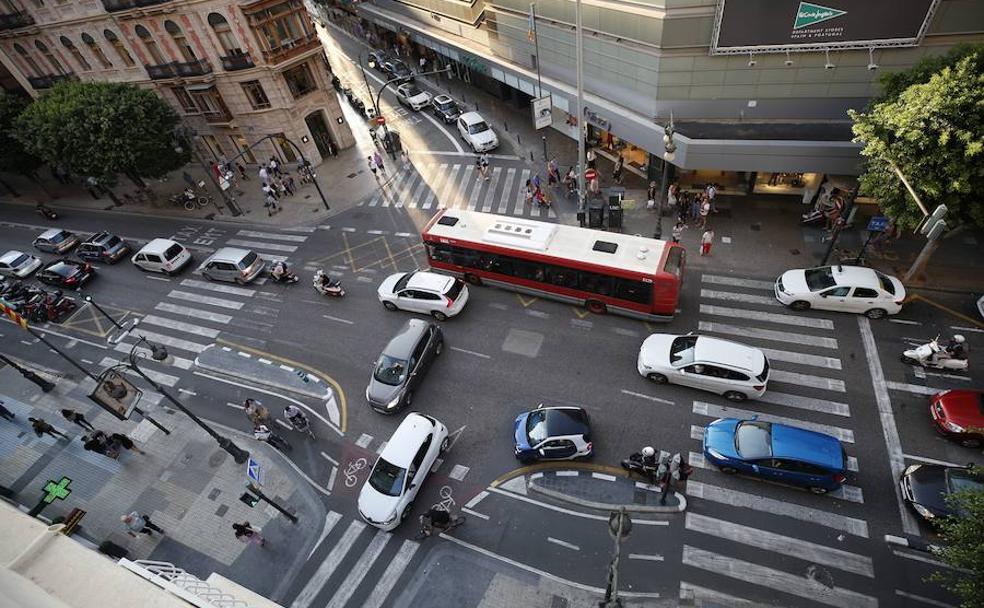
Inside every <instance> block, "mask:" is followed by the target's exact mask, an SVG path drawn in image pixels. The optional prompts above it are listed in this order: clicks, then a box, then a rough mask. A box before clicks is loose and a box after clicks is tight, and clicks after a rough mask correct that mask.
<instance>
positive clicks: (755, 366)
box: [694, 336, 765, 374]
mask: <svg viewBox="0 0 984 608" xmlns="http://www.w3.org/2000/svg"><path fill="white" fill-rule="evenodd" d="M694 361H696V362H698V363H711V364H717V365H726V366H731V367H738V368H741V369H745V370H748V371H749V372H753V373H756V374H757V373H759V372H761V371H762V367H763V366H764V365H765V355H764V354H762V351H760V350H759V349H757V348H752V347H751V346H745V345H744V344H738V343H737V342H732V341H731V340H722V339H720V338H711V337H709V336H698V337H697V344H696V346H694Z"/></svg>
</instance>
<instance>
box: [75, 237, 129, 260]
mask: <svg viewBox="0 0 984 608" xmlns="http://www.w3.org/2000/svg"><path fill="white" fill-rule="evenodd" d="M129 251H130V245H129V244H128V243H127V242H126V241H124V240H123V239H121V238H120V237H118V236H116V235H115V234H110V233H109V232H98V233H96V234H93V235H92V236H90V237H89V238H87V239H86V240H85V241H84V242H83V243H82V244H81V245H79V247H78V249H76V250H75V255H77V256H78V257H80V258H82V259H83V260H88V261H90V262H107V263H109V264H115V263H116V262H119V261H120V259H121V258H122V257H123V256H124V255H126V254H127V252H129Z"/></svg>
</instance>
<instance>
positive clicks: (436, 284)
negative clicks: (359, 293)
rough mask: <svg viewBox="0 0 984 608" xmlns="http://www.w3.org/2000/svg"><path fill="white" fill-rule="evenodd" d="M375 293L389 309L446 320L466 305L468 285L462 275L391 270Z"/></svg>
mask: <svg viewBox="0 0 984 608" xmlns="http://www.w3.org/2000/svg"><path fill="white" fill-rule="evenodd" d="M376 295H377V296H378V297H379V301H380V302H382V303H383V306H385V307H386V309H387V310H408V311H411V312H419V313H423V314H425V315H431V316H433V317H434V318H435V319H437V320H438V321H444V320H446V319H447V318H448V317H453V316H455V315H457V314H458V313H460V312H461V311H462V310H463V309H464V308H465V304H466V303H467V302H468V287H467V286H466V285H465V283H464V281H462V280H461V279H456V278H454V277H449V276H447V275H443V274H437V273H436V272H425V271H420V270H418V271H414V272H398V273H396V274H391V275H390V276H388V277H386V279H385V280H384V281H383V282H382V284H381V285H380V286H379V289H377V290H376Z"/></svg>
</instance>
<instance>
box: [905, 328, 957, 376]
mask: <svg viewBox="0 0 984 608" xmlns="http://www.w3.org/2000/svg"><path fill="white" fill-rule="evenodd" d="M939 340H940V337H939V336H936V337H935V338H933V339H932V340H930V341H929V342H927V343H926V344H923V345H921V346H917V347H915V348H911V349H909V350H907V351H905V352H903V353H902V363H908V364H909V365H919V366H922V367H928V368H931V369H948V370H957V371H964V370H966V369H967V364H968V361H967V357H959V358H957V357H951V356H950V355H949V353H947V352H946V349H945V348H943V347H942V346H940V342H939Z"/></svg>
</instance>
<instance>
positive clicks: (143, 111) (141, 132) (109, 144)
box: [14, 82, 190, 186]
mask: <svg viewBox="0 0 984 608" xmlns="http://www.w3.org/2000/svg"><path fill="white" fill-rule="evenodd" d="M179 123H180V118H179V117H178V115H177V114H176V113H175V112H174V110H172V109H171V107H170V106H169V105H167V103H166V102H165V101H164V100H163V99H161V98H160V97H158V96H157V95H155V94H154V93H153V92H151V91H147V90H144V89H140V88H138V87H135V86H133V85H129V84H122V83H109V82H65V83H62V84H59V85H57V86H56V87H55V88H53V89H51V90H50V91H48V92H47V93H45V94H44V95H42V96H41V97H40V98H39V99H37V100H35V102H34V103H32V104H31V105H30V106H28V108H27V109H26V110H25V111H24V112H23V113H22V114H21V115H20V116H19V117H18V118H17V120H16V121H15V127H14V137H15V138H16V139H18V140H19V141H20V142H21V143H22V144H23V146H24V148H25V149H26V150H27V151H28V152H30V153H32V154H35V155H37V156H39V157H40V158H41V159H43V160H45V161H47V162H49V163H59V164H61V165H62V166H64V167H65V168H66V169H68V170H69V171H70V172H72V173H74V174H76V175H88V176H92V177H95V178H96V179H98V180H99V182H100V183H101V184H104V185H108V184H113V183H115V182H116V177H117V175H119V174H123V175H126V176H127V177H129V178H130V179H131V180H133V181H134V183H136V184H137V185H139V186H142V185H143V183H142V181H141V178H143V177H151V178H154V177H162V176H163V175H164V174H166V173H167V172H169V171H173V170H175V169H178V168H180V167H181V166H183V165H184V164H185V163H186V162H188V158H189V154H188V150H189V149H190V146H189V145H188V143H187V142H178V141H176V139H177V137H176V135H175V128H176V127H177V126H178V124H179ZM176 143H177V144H180V149H181V152H178V151H176V149H175V148H176V147H177V146H176Z"/></svg>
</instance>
